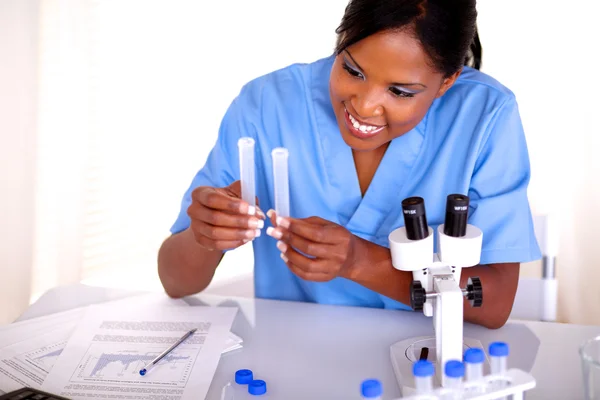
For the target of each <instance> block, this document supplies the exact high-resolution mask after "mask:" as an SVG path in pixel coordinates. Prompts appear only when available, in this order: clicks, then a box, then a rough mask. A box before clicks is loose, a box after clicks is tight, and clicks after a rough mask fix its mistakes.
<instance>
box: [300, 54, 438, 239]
mask: <svg viewBox="0 0 600 400" xmlns="http://www.w3.org/2000/svg"><path fill="white" fill-rule="evenodd" d="M331 66H332V64H331V63H326V64H324V65H322V66H319V67H320V68H329V69H328V70H327V71H325V70H321V71H315V73H314V74H313V76H312V79H313V82H312V83H313V85H312V86H313V100H314V107H315V117H316V121H317V124H316V128H317V130H318V135H319V137H320V138H321V140H320V144H321V147H322V154H323V157H324V159H323V163H324V165H325V169H326V177H327V178H328V180H329V182H328V186H329V188H330V193H328V194H329V196H330V198H329V200H330V201H331V204H332V206H334V207H335V211H336V213H337V215H338V223H340V224H341V225H344V226H345V227H346V228H347V229H349V230H350V231H352V232H354V233H358V234H363V235H366V236H374V235H376V234H377V230H378V228H379V227H380V226H381V224H382V223H383V222H384V220H385V219H386V218H387V217H388V214H389V213H390V212H391V210H392V209H393V208H394V207H400V202H401V200H402V199H401V198H400V196H401V191H402V187H403V186H404V184H405V183H406V181H407V180H408V178H409V176H410V171H411V169H412V167H413V165H414V164H415V161H416V160H417V158H418V156H419V153H420V151H421V148H422V145H423V142H424V136H425V132H426V129H425V127H426V123H427V116H426V117H425V118H423V120H422V121H421V122H420V123H419V124H418V125H417V126H416V127H415V128H414V129H412V130H411V131H409V132H407V133H405V134H404V135H402V136H400V137H398V138H396V139H394V140H392V141H391V142H390V145H389V146H388V148H387V150H386V152H385V154H384V156H383V158H382V160H381V163H380V164H379V167H378V168H377V171H376V172H375V175H374V176H373V179H372V181H371V183H370V185H369V187H368V188H367V191H366V192H365V195H364V196H362V194H361V190H360V185H359V181H358V175H357V173H356V167H355V164H354V158H353V156H352V149H351V148H350V147H349V146H348V145H347V144H346V142H344V139H343V138H342V135H341V133H340V131H339V126H338V124H337V120H336V118H335V114H334V111H333V107H332V105H331V100H330V96H329V76H330V71H331Z"/></svg>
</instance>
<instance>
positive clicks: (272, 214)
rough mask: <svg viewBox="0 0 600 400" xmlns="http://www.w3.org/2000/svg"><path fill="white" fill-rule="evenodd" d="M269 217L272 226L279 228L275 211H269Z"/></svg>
mask: <svg viewBox="0 0 600 400" xmlns="http://www.w3.org/2000/svg"><path fill="white" fill-rule="evenodd" d="M267 217H269V220H270V221H271V225H273V226H277V213H276V212H275V210H273V209H270V210H269V211H267Z"/></svg>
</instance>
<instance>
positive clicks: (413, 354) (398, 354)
mask: <svg viewBox="0 0 600 400" xmlns="http://www.w3.org/2000/svg"><path fill="white" fill-rule="evenodd" d="M424 347H427V348H428V349H429V354H428V356H427V360H429V361H430V362H432V363H433V364H434V366H435V370H436V375H435V376H434V379H433V387H434V389H435V388H438V387H440V378H441V377H440V375H439V371H441V370H442V368H441V366H440V365H438V364H437V360H436V355H435V336H418V337H413V338H410V339H406V340H402V341H400V342H397V343H394V344H393V345H392V346H390V356H391V360H392V366H393V368H394V374H395V375H396V380H397V381H398V385H399V386H400V391H401V393H402V396H410V395H412V394H414V392H415V384H414V380H413V371H412V368H413V364H414V363H415V362H416V361H418V360H419V356H420V354H421V349H422V348H424ZM469 348H480V349H482V350H484V351H485V349H484V348H483V345H482V344H481V342H480V341H479V340H476V339H470V338H464V339H463V353H464V350H467V349H469ZM484 370H489V360H488V359H487V356H486V360H485V362H484Z"/></svg>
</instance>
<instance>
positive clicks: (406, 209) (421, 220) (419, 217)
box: [402, 197, 429, 240]
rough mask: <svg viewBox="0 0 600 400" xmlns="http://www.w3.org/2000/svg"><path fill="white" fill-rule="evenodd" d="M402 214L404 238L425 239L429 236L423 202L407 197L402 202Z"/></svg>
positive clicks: (419, 199) (417, 198)
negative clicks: (404, 228)
mask: <svg viewBox="0 0 600 400" xmlns="http://www.w3.org/2000/svg"><path fill="white" fill-rule="evenodd" d="M402 214H403V215H404V226H405V227H406V236H407V237H408V238H409V239H410V240H421V239H425V238H426V237H427V236H428V235H429V230H428V229H429V228H428V227H427V215H426V214H425V201H424V200H423V198H421V197H409V198H407V199H404V200H402Z"/></svg>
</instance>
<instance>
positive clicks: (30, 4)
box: [0, 0, 39, 323]
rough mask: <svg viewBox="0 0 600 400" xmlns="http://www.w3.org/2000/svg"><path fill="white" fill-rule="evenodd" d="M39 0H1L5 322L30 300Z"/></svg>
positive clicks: (0, 300)
mask: <svg viewBox="0 0 600 400" xmlns="http://www.w3.org/2000/svg"><path fill="white" fill-rule="evenodd" d="M38 9H39V3H38V1H34V0H30V1H22V0H2V1H0V185H1V188H2V190H1V192H0V323H2V322H8V321H12V320H13V319H14V318H15V317H17V316H18V315H19V313H20V312H21V311H22V310H23V308H24V307H25V306H26V305H27V304H28V302H29V288H30V284H31V261H32V249H33V226H34V215H33V214H34V186H35V181H34V169H35V163H34V161H35V143H36V142H35V138H36V90H37V87H36V84H37V58H38V54H37V51H38V38H37V31H38V28H37V27H38V24H37V23H38Z"/></svg>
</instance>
